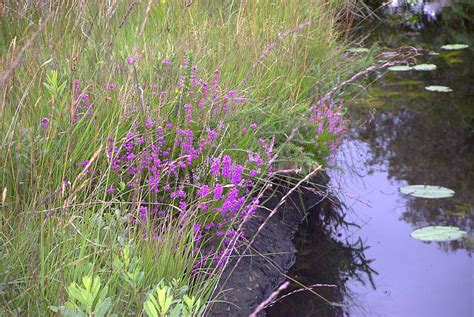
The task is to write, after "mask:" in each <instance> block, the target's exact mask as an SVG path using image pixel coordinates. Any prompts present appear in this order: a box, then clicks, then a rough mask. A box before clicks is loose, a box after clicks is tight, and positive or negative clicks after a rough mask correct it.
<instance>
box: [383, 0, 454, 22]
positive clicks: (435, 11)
mask: <svg viewBox="0 0 474 317" xmlns="http://www.w3.org/2000/svg"><path fill="white" fill-rule="evenodd" d="M451 2H452V1H451V0H437V1H429V2H428V1H424V0H412V1H407V0H392V1H390V3H389V4H388V8H389V12H390V13H391V14H394V13H399V12H403V13H405V12H406V9H407V8H408V9H409V10H410V11H411V12H413V13H414V14H417V15H426V16H427V17H428V19H430V20H431V21H433V20H436V19H437V17H438V15H440V14H441V11H442V10H443V9H444V8H445V7H447V6H449V5H451Z"/></svg>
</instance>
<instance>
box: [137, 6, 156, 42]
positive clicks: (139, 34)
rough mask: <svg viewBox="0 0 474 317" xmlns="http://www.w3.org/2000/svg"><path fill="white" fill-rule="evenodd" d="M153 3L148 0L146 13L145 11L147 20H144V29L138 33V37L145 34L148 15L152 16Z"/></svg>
mask: <svg viewBox="0 0 474 317" xmlns="http://www.w3.org/2000/svg"><path fill="white" fill-rule="evenodd" d="M152 2H153V1H152V0H148V4H147V6H146V11H145V18H144V19H143V23H142V27H141V28H140V33H138V37H142V35H143V32H145V26H146V22H147V20H148V15H149V14H150V10H151V4H152Z"/></svg>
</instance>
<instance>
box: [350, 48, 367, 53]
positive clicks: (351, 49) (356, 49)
mask: <svg viewBox="0 0 474 317" xmlns="http://www.w3.org/2000/svg"><path fill="white" fill-rule="evenodd" d="M347 51H348V52H349V53H367V52H369V51H370V50H369V49H368V48H365V47H351V48H349V49H347Z"/></svg>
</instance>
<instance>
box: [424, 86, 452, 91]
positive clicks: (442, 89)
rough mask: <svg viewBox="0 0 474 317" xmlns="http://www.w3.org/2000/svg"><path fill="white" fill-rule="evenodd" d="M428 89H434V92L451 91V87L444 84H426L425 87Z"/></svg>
mask: <svg viewBox="0 0 474 317" xmlns="http://www.w3.org/2000/svg"><path fill="white" fill-rule="evenodd" d="M425 89H426V90H428V91H435V92H451V91H453V90H452V89H451V88H449V87H446V86H428V87H425Z"/></svg>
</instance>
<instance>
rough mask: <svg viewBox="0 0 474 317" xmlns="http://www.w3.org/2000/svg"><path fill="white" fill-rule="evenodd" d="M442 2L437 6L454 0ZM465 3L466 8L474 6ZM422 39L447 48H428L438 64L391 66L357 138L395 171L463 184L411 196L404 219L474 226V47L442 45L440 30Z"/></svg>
mask: <svg viewBox="0 0 474 317" xmlns="http://www.w3.org/2000/svg"><path fill="white" fill-rule="evenodd" d="M421 2H422V1H419V3H421ZM437 3H438V7H442V6H443V5H447V4H449V3H448V2H443V1H439V2H437ZM432 4H433V5H434V3H432ZM420 5H421V4H420ZM459 5H461V4H459ZM465 6H466V10H468V9H469V8H471V9H472V8H474V5H467V4H466V5H465ZM453 14H454V13H453V8H448V9H446V10H444V11H443V15H442V16H441V17H444V16H445V15H447V16H449V17H450V21H454V18H453ZM441 20H442V19H441ZM439 23H442V22H439ZM439 23H438V22H437V23H433V24H431V25H429V26H427V27H426V29H424V30H423V31H420V34H419V35H418V36H416V37H415V39H416V38H426V37H424V35H426V34H432V33H433V29H436V28H438V27H439ZM457 23H458V25H459V26H462V27H459V28H457V31H458V32H460V33H463V32H465V31H466V30H472V29H473V23H472V21H471V20H470V19H466V18H464V16H463V15H458V16H457ZM432 28H433V29H432ZM384 29H385V32H386V30H387V28H384ZM447 32H448V31H447ZM448 33H449V32H448ZM377 35H378V34H374V39H373V40H376V41H378V43H382V45H383V43H385V44H388V45H390V44H393V43H387V42H386V41H384V38H383V37H379V36H377ZM465 35H466V38H465V41H464V43H467V44H471V45H472V44H474V40H473V36H472V33H471V34H470V35H469V36H467V34H465ZM423 42H424V43H423V44H424V45H425V46H426V47H427V48H429V49H431V50H436V51H439V52H440V55H439V56H426V57H425V60H423V62H429V63H434V64H436V65H438V70H436V71H434V72H410V73H403V74H402V73H390V74H387V76H385V77H384V78H383V79H382V80H380V82H379V83H378V84H377V86H376V87H374V88H373V89H372V90H371V91H370V92H369V97H368V98H367V99H365V100H364V101H362V102H361V103H362V104H363V106H365V107H367V108H373V107H375V108H378V109H377V110H378V111H376V113H375V115H374V116H373V121H372V122H371V123H370V124H367V125H364V126H362V127H360V128H358V129H356V131H355V138H356V139H360V140H363V141H365V142H366V143H367V144H368V145H369V147H370V152H371V157H370V159H369V160H368V161H367V163H368V165H369V167H370V166H377V165H380V164H382V165H385V166H386V169H387V173H388V176H389V178H391V179H395V180H398V181H405V182H407V183H408V184H432V185H439V186H444V187H448V188H451V189H453V190H455V191H456V195H455V197H454V198H453V199H445V200H432V201H426V200H423V199H409V200H408V202H407V204H406V212H404V213H403V215H402V216H401V218H402V219H403V220H405V221H407V222H409V223H411V224H412V225H413V226H414V227H421V226H426V225H454V226H458V227H460V228H462V229H463V230H465V231H469V230H470V229H471V227H472V224H473V222H474V209H473V206H474V197H473V196H472V192H473V190H472V188H474V107H473V104H474V94H473V91H472V89H471V88H472V87H471V83H472V80H473V78H474V65H473V63H474V54H472V51H471V50H465V51H459V52H442V51H440V50H439V48H438V47H437V39H436V38H433V40H432V41H428V40H423ZM433 42H434V43H433ZM447 43H449V41H447ZM398 44H402V43H398ZM453 60H455V61H456V62H453ZM420 62H421V61H420ZM428 85H445V86H449V87H452V88H453V89H454V92H453V93H449V94H434V93H431V92H426V91H425V90H424V86H428ZM444 248H445V249H448V248H451V249H452V250H456V249H459V248H465V249H472V242H470V241H461V242H459V241H457V242H451V243H450V244H449V247H448V246H447V245H444Z"/></svg>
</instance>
